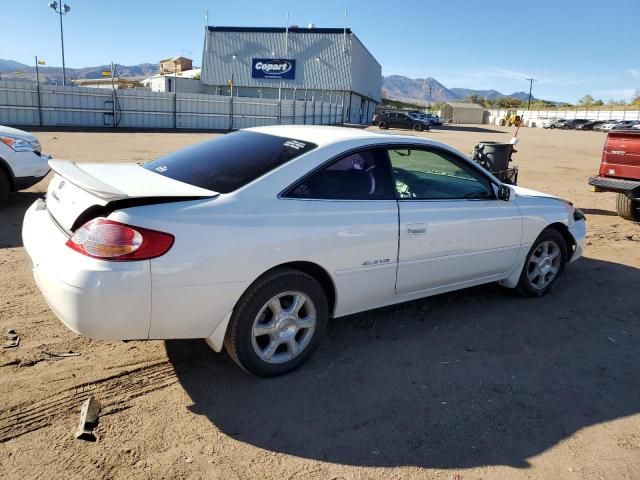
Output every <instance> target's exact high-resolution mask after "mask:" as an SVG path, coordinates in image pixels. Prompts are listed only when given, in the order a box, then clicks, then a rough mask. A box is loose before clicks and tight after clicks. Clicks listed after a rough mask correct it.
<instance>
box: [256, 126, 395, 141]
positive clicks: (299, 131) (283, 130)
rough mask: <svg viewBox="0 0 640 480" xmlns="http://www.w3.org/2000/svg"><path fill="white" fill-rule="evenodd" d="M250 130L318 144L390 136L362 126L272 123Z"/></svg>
mask: <svg viewBox="0 0 640 480" xmlns="http://www.w3.org/2000/svg"><path fill="white" fill-rule="evenodd" d="M246 130H248V131H250V132H258V133H266V134H268V135H275V136H278V137H286V138H293V139H296V140H302V141H305V142H311V143H315V144H316V145H318V146H323V145H329V144H332V143H339V142H343V141H345V140H356V139H363V140H372V139H376V138H382V137H383V138H388V137H389V135H387V134H383V133H375V132H369V131H367V130H363V129H361V128H350V127H330V126H321V125H272V126H268V127H254V128H247V129H246Z"/></svg>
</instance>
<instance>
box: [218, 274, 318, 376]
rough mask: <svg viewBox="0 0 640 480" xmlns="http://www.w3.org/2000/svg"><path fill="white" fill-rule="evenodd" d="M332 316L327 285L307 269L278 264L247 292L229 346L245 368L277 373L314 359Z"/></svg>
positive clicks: (232, 322)
mask: <svg viewBox="0 0 640 480" xmlns="http://www.w3.org/2000/svg"><path fill="white" fill-rule="evenodd" d="M295 299H297V300H298V303H297V304H296V305H298V309H297V310H295V308H296V307H295V305H294V300H295ZM328 318H329V305H328V301H327V296H326V295H325V292H324V290H323V288H322V286H321V285H320V284H319V283H318V282H317V281H316V280H315V279H314V278H313V277H311V276H310V275H307V274H306V273H304V272H301V271H299V270H295V269H290V268H278V269H275V270H273V271H271V272H269V273H267V274H265V275H263V276H262V277H260V278H259V279H258V280H256V281H255V282H254V283H253V284H252V285H251V286H250V287H249V288H248V289H247V291H246V292H245V293H244V294H243V295H242V297H241V298H240V300H239V301H238V303H237V305H236V307H235V308H234V310H233V313H232V315H231V319H230V322H229V328H228V329H227V334H226V336H225V340H224V345H225V348H226V350H227V352H228V353H229V356H230V357H231V358H232V359H233V360H234V361H235V362H236V363H237V364H238V365H239V366H240V367H241V368H242V369H243V370H245V371H246V372H249V373H252V374H254V375H257V376H260V377H267V378H270V377H278V376H281V375H285V374H287V373H289V372H292V371H293V370H295V369H296V368H298V367H299V366H300V365H302V364H303V363H304V362H306V361H307V360H308V359H309V357H310V356H311V355H312V354H313V352H314V351H315V350H316V348H318V345H319V344H320V342H321V341H322V338H323V337H324V333H325V331H326V328H327V322H328Z"/></svg>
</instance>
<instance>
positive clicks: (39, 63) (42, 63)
mask: <svg viewBox="0 0 640 480" xmlns="http://www.w3.org/2000/svg"><path fill="white" fill-rule="evenodd" d="M46 64H47V62H45V61H44V60H38V65H46Z"/></svg>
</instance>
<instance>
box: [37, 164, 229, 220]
mask: <svg viewBox="0 0 640 480" xmlns="http://www.w3.org/2000/svg"><path fill="white" fill-rule="evenodd" d="M49 166H50V167H51V169H52V170H53V171H54V172H55V175H54V177H53V178H52V179H51V182H49V188H48V189H47V209H48V210H49V212H50V213H51V215H52V216H53V217H54V218H55V220H56V221H57V222H58V223H59V224H60V226H62V227H63V228H64V229H66V230H71V228H72V226H73V225H74V223H75V221H76V219H77V218H78V217H79V216H80V215H81V214H82V213H83V212H85V211H86V210H87V209H89V208H92V207H98V208H100V207H106V206H107V205H108V204H110V203H113V202H118V201H122V200H133V199H148V200H152V199H157V200H158V201H159V202H160V201H167V200H168V199H175V201H180V200H189V199H196V198H206V197H215V196H217V195H218V193H217V192H213V191H211V190H207V189H204V188H200V187H196V186H194V185H189V184H187V183H184V182H180V181H178V180H174V179H172V178H169V177H165V176H162V175H159V174H157V173H154V172H153V171H151V170H147V169H145V168H144V167H142V166H140V165H138V164H137V163H117V164H113V163H74V162H68V161H64V160H50V161H49Z"/></svg>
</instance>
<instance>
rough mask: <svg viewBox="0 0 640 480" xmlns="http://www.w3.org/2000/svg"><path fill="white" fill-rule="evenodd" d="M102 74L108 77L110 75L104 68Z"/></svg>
mask: <svg viewBox="0 0 640 480" xmlns="http://www.w3.org/2000/svg"><path fill="white" fill-rule="evenodd" d="M102 76H103V77H110V76H111V72H109V71H107V70H105V71H104V72H102Z"/></svg>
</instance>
